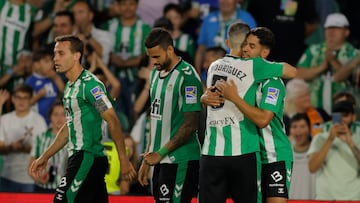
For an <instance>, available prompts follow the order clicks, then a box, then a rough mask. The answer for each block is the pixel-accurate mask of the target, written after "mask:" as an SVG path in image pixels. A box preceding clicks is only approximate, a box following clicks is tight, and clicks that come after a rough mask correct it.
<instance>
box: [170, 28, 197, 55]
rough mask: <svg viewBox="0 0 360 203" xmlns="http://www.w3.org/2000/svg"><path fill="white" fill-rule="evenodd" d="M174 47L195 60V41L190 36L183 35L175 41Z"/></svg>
mask: <svg viewBox="0 0 360 203" xmlns="http://www.w3.org/2000/svg"><path fill="white" fill-rule="evenodd" d="M174 47H175V48H177V49H179V50H180V51H183V52H186V53H188V54H189V56H190V57H191V58H195V45H194V40H193V39H192V37H191V36H190V35H189V34H187V33H182V34H181V35H180V36H179V37H178V38H176V39H174Z"/></svg>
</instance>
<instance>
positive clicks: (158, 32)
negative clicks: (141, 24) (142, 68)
mask: <svg viewBox="0 0 360 203" xmlns="http://www.w3.org/2000/svg"><path fill="white" fill-rule="evenodd" d="M145 46H146V48H153V47H156V46H160V47H161V48H163V49H167V48H168V47H169V46H172V47H174V44H173V39H172V37H171V35H170V33H169V32H168V31H167V30H165V29H164V28H154V29H152V30H151V32H150V33H149V34H148V36H147V37H146V39H145Z"/></svg>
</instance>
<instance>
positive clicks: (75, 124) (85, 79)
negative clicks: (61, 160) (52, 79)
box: [63, 70, 112, 156]
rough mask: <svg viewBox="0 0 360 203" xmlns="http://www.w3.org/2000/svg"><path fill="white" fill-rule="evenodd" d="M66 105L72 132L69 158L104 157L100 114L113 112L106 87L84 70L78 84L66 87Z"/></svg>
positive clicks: (64, 99) (67, 118)
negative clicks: (78, 154)
mask: <svg viewBox="0 0 360 203" xmlns="http://www.w3.org/2000/svg"><path fill="white" fill-rule="evenodd" d="M63 102H64V107H65V115H66V123H67V126H68V129H69V143H68V153H69V156H71V155H72V154H73V153H74V152H76V151H79V150H84V151H87V152H90V153H92V154H94V155H95V156H104V153H103V145H102V144H101V139H102V130H101V123H102V117H101V115H100V114H101V113H102V112H104V111H106V110H108V109H110V108H112V104H111V102H110V100H109V97H108V96H107V92H106V88H105V86H104V84H103V83H102V82H101V81H100V80H99V79H97V78H96V77H95V76H94V75H93V74H92V73H90V72H89V71H87V70H83V71H82V73H81V75H80V76H79V77H78V79H77V80H75V81H74V82H72V83H70V81H68V82H67V83H66V86H65V90H64V98H63Z"/></svg>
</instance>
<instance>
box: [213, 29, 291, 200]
mask: <svg viewBox="0 0 360 203" xmlns="http://www.w3.org/2000/svg"><path fill="white" fill-rule="evenodd" d="M274 44H275V38H274V35H273V33H272V31H271V30H269V29H268V28H265V27H257V28H254V29H252V30H251V31H250V33H249V34H248V35H247V37H246V40H245V42H244V44H243V47H242V56H243V58H254V57H258V56H260V57H262V58H266V57H267V56H268V55H269V53H270V51H271V48H272V47H273V46H274ZM219 85H221V88H220V89H223V91H226V90H228V91H229V92H226V93H227V94H232V95H235V94H236V92H237V88H236V87H235V86H233V85H232V84H227V83H225V82H221V83H219ZM225 88H226V89H225ZM224 94H225V92H224ZM256 94H257V101H256V106H257V107H254V106H252V105H250V104H249V103H247V102H245V101H244V100H243V99H241V98H238V99H237V100H238V102H237V103H236V105H237V106H238V108H239V109H240V111H241V112H242V113H243V114H244V115H245V117H247V118H248V119H249V120H250V121H252V122H253V123H255V124H256V126H257V127H258V128H259V135H260V155H261V162H262V172H261V173H262V175H261V179H262V180H261V187H262V199H263V202H266V203H286V202H287V199H288V196H289V187H290V179H291V171H292V160H293V157H292V149H291V144H290V142H289V139H288V137H287V135H286V133H285V129H284V123H283V112H284V99H285V86H284V83H283V81H282V80H281V78H276V77H274V78H270V79H267V80H265V81H262V82H261V83H260V85H259V86H258V89H257V93H256ZM225 98H226V96H225Z"/></svg>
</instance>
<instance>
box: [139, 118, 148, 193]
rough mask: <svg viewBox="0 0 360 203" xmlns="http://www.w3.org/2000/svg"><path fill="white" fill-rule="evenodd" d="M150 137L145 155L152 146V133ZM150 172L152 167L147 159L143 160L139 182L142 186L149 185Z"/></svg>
mask: <svg viewBox="0 0 360 203" xmlns="http://www.w3.org/2000/svg"><path fill="white" fill-rule="evenodd" d="M150 122H151V120H150ZM148 135H149V136H148V137H147V143H146V149H145V154H147V153H148V152H149V149H150V144H151V132H150V133H148ZM149 172H150V165H149V164H148V163H147V162H146V161H145V159H143V160H142V163H141V166H140V169H139V173H138V181H139V183H140V185H142V186H145V185H149V177H150V176H149Z"/></svg>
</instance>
